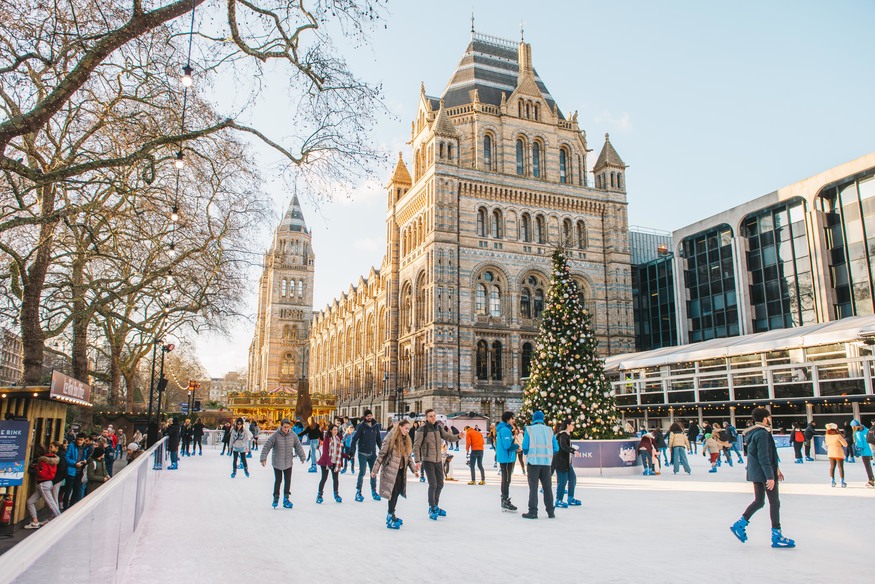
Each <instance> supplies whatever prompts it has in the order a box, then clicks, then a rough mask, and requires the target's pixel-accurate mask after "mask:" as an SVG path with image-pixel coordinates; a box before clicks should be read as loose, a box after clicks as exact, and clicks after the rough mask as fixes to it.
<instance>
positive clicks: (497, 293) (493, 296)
mask: <svg viewBox="0 0 875 584" xmlns="http://www.w3.org/2000/svg"><path fill="white" fill-rule="evenodd" d="M489 315H490V316H494V317H499V316H501V289H500V288H499V287H498V286H492V287H491V288H490V289H489Z"/></svg>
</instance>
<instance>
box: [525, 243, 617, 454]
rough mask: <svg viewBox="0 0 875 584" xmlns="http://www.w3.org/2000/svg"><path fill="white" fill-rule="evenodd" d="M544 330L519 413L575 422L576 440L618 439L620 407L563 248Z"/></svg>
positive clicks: (550, 421) (555, 260)
mask: <svg viewBox="0 0 875 584" xmlns="http://www.w3.org/2000/svg"><path fill="white" fill-rule="evenodd" d="M550 280H551V281H550V290H549V291H548V292H547V304H546V306H545V308H544V312H543V313H542V315H541V330H540V333H539V335H538V341H537V343H536V345H535V351H534V353H533V355H532V364H531V376H530V377H529V381H528V383H527V384H526V387H525V389H524V390H523V407H522V410H520V416H521V417H522V418H523V419H526V420H530V419H531V415H532V412H534V411H536V410H541V411H542V412H544V417H545V419H546V420H545V421H546V423H547V424H548V425H555V424H558V423H560V422H562V421H563V420H565V419H571V420H573V421H574V425H575V429H574V437H575V438H616V437H617V432H616V430H615V427H616V426H617V423H618V422H617V406H616V402H615V400H614V395H613V393H612V392H611V386H610V384H609V383H608V382H607V380H606V379H605V373H604V361H603V360H602V358H601V357H599V354H598V341H597V340H596V336H595V333H594V332H593V330H592V324H591V318H590V314H589V311H587V310H586V309H585V308H584V307H583V302H582V301H581V298H580V295H579V292H578V289H577V286H576V285H575V283H574V281H573V280H572V279H571V271H570V270H569V268H568V261H567V259H566V257H565V253H564V251H563V250H562V249H561V248H560V249H557V250H556V251H554V252H553V272H552V275H551V278H550Z"/></svg>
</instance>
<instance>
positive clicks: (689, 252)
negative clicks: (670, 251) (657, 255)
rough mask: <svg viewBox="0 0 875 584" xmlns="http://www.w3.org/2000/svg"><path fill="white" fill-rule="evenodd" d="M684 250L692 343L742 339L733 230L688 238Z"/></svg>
mask: <svg viewBox="0 0 875 584" xmlns="http://www.w3.org/2000/svg"><path fill="white" fill-rule="evenodd" d="M681 249H682V250H683V261H684V265H685V267H684V271H683V278H684V282H683V284H684V289H685V290H686V292H687V331H688V333H689V339H690V341H692V342H698V341H707V340H708V339H713V338H720V337H732V336H736V335H738V334H739V325H738V308H737V304H738V295H737V293H736V289H735V281H736V279H735V267H734V265H733V259H732V228H731V227H730V226H729V225H726V224H721V225H717V226H715V227H713V228H711V229H708V230H707V231H703V232H700V233H697V234H695V235H692V236H690V237H687V238H685V239H684V240H683V242H682V243H681Z"/></svg>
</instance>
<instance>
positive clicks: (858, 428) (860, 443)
mask: <svg viewBox="0 0 875 584" xmlns="http://www.w3.org/2000/svg"><path fill="white" fill-rule="evenodd" d="M851 427H852V428H853V429H854V448H855V449H856V451H857V454H858V455H859V456H860V458H862V459H863V467H864V468H865V469H866V476H867V477H868V479H869V482H867V483H866V486H867V487H875V480H873V479H875V477H873V476H872V445H871V444H870V443H869V442H868V439H869V436H870V434H871V432H867V431H866V426H864V425H863V424H861V423H860V422H859V421H858V420H853V421H852V422H851Z"/></svg>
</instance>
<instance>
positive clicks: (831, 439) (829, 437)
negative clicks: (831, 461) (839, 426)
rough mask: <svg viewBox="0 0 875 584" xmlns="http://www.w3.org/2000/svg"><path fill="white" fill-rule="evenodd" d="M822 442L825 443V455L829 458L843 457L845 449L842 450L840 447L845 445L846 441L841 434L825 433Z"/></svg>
mask: <svg viewBox="0 0 875 584" xmlns="http://www.w3.org/2000/svg"><path fill="white" fill-rule="evenodd" d="M824 442H825V443H826V455H827V456H828V457H829V458H841V459H844V458H845V451H844V450H842V447H846V446H847V445H848V443H847V442H846V441H845V439H844V438H843V437H842V435H841V434H830V433H827V434H826V437H825V438H824Z"/></svg>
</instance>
